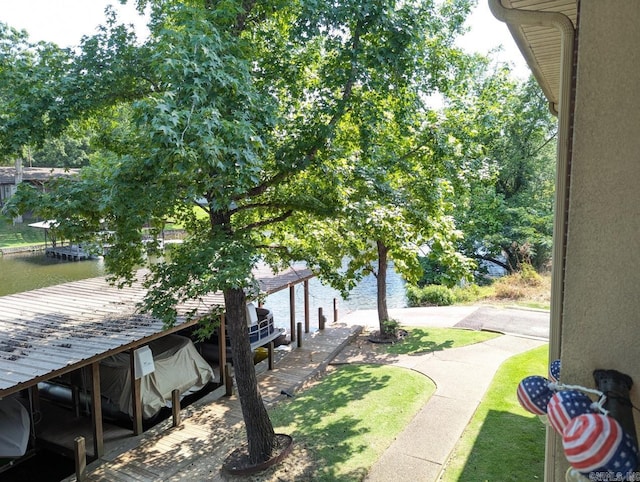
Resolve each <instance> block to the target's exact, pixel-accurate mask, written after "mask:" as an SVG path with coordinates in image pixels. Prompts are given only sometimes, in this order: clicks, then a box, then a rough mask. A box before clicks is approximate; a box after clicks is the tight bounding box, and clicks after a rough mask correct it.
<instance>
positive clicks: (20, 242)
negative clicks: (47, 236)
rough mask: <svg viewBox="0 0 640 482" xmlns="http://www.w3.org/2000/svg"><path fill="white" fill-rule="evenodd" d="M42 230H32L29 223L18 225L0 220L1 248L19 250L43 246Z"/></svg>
mask: <svg viewBox="0 0 640 482" xmlns="http://www.w3.org/2000/svg"><path fill="white" fill-rule="evenodd" d="M43 243H44V233H43V231H42V229H36V228H30V227H29V226H28V225H27V222H24V223H22V224H16V225H15V226H14V225H13V224H12V223H11V221H7V220H6V219H3V218H0V248H17V247H20V246H29V245H33V244H43Z"/></svg>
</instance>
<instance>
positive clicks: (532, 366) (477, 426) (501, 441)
mask: <svg viewBox="0 0 640 482" xmlns="http://www.w3.org/2000/svg"><path fill="white" fill-rule="evenodd" d="M547 350H548V347H547V346H546V345H544V346H541V347H539V348H536V349H534V350H530V351H528V352H526V353H522V354H520V355H516V356H514V357H512V358H510V359H509V360H507V361H506V362H504V363H503V364H502V366H501V367H500V369H499V370H498V372H497V373H496V376H495V377H494V379H493V382H492V383H491V386H490V387H489V390H488V391H487V394H486V396H485V398H484V399H483V400H482V402H481V403H480V406H479V407H478V409H477V410H476V413H475V414H474V416H473V418H472V420H471V422H470V423H469V425H468V426H467V428H466V430H465V432H464V433H463V435H462V437H461V439H460V442H458V445H457V446H456V448H455V449H454V451H453V453H452V455H451V458H450V459H449V462H448V464H447V466H446V469H445V472H444V476H443V478H442V480H443V482H453V481H462V480H473V481H477V482H482V481H498V480H499V481H501V482H507V481H522V482H525V481H526V482H529V481H533V480H540V481H541V480H543V479H544V475H543V473H544V447H545V427H544V425H543V424H542V423H541V422H540V420H539V419H538V418H537V417H536V416H535V415H532V414H530V413H529V412H527V411H525V410H524V409H523V408H522V407H521V406H520V404H519V403H518V400H517V398H516V389H517V386H518V383H519V382H520V380H522V379H523V378H524V377H526V376H528V375H536V374H541V375H545V374H546V373H547V371H548V362H547Z"/></svg>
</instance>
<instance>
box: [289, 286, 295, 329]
mask: <svg viewBox="0 0 640 482" xmlns="http://www.w3.org/2000/svg"><path fill="white" fill-rule="evenodd" d="M289 321H290V325H291V341H292V342H293V341H296V287H295V286H294V285H289Z"/></svg>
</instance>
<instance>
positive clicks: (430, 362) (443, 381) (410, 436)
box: [336, 306, 548, 482]
mask: <svg viewBox="0 0 640 482" xmlns="http://www.w3.org/2000/svg"><path fill="white" fill-rule="evenodd" d="M478 310H480V312H481V313H482V316H483V318H484V317H486V311H487V310H486V308H485V309H483V308H478V307H477V306H476V307H451V308H407V309H404V310H392V311H393V312H392V313H390V315H391V316H392V317H394V318H395V319H397V320H398V321H399V322H400V323H401V324H402V325H405V326H406V325H415V326H430V327H447V326H455V325H458V324H459V323H461V322H462V321H463V320H469V319H472V318H473V314H474V313H475V312H477V311H478ZM510 311H516V310H510ZM523 314H524V315H525V316H529V313H526V312H523ZM545 316H548V315H545V314H544V313H541V314H540V320H544V317H545ZM365 319H369V320H371V318H367V317H366V316H365V314H364V313H362V312H356V313H354V314H353V315H351V316H349V317H346V319H343V320H341V321H343V322H345V323H347V324H350V323H354V322H356V321H358V322H363V321H365ZM372 319H373V320H374V321H375V319H376V317H375V316H374V317H373V318H372ZM369 328H371V327H370V326H369ZM496 328H497V327H496ZM544 343H546V341H545V340H543V339H540V338H531V337H522V336H514V335H505V336H501V337H498V338H494V339H491V340H489V341H486V342H483V343H477V344H474V345H468V346H464V347H461V348H448V349H446V350H443V351H437V352H432V353H428V354H424V355H417V356H409V355H402V356H396V357H395V358H394V359H391V360H386V361H383V360H380V361H379V362H384V363H391V364H393V365H395V366H401V367H405V368H409V369H412V370H416V371H418V372H420V373H423V374H424V375H426V376H428V377H429V378H431V379H432V380H433V381H434V382H435V384H436V391H435V393H434V395H432V397H431V398H430V399H429V401H428V402H427V404H426V405H425V406H424V408H422V410H420V412H418V414H417V415H416V417H415V418H414V419H413V421H412V422H411V423H410V424H409V425H408V426H407V428H406V429H405V430H404V432H402V433H401V434H400V435H399V436H398V438H396V440H395V441H394V442H393V443H392V444H391V446H390V447H389V448H388V449H387V450H386V451H385V453H384V454H383V455H382V457H381V458H380V459H379V460H378V461H377V463H376V464H375V465H374V466H373V467H372V469H371V471H370V472H369V474H368V476H367V478H366V479H365V480H366V481H368V482H388V481H393V482H405V481H406V482H432V481H437V480H438V479H439V478H440V475H441V472H442V470H443V468H444V466H445V464H446V462H447V459H448V458H449V455H450V454H451V452H452V450H453V449H454V447H455V446H456V444H457V442H458V440H459V438H460V436H461V435H462V432H463V431H464V429H465V427H466V426H467V424H468V423H469V421H470V419H471V417H472V416H473V414H474V413H475V411H476V409H477V407H478V405H479V403H480V401H481V400H482V398H483V397H484V394H485V393H486V391H487V389H488V387H489V385H490V383H491V381H492V379H493V377H494V375H495V373H496V371H497V369H498V368H499V366H500V365H501V364H502V363H503V362H504V361H505V360H507V359H508V358H510V357H512V356H514V355H517V354H519V353H522V352H525V351H528V350H531V349H533V348H536V347H538V346H540V345H542V344H544ZM357 350H358V348H357V347H354V346H353V345H352V346H348V347H346V348H345V349H344V350H343V351H342V352H341V353H340V354H339V355H338V357H337V358H336V362H356V361H363V362H372V361H373V362H375V361H376V360H372V359H371V358H370V357H368V356H367V354H366V353H361V354H360V356H361V359H359V354H358V353H356V351H357ZM514 396H515V387H514Z"/></svg>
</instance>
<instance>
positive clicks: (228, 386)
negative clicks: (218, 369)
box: [224, 362, 233, 397]
mask: <svg viewBox="0 0 640 482" xmlns="http://www.w3.org/2000/svg"><path fill="white" fill-rule="evenodd" d="M224 386H225V392H224V394H225V395H226V396H227V397H230V396H231V395H233V379H232V378H231V363H229V362H227V363H226V365H225V366H224Z"/></svg>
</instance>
